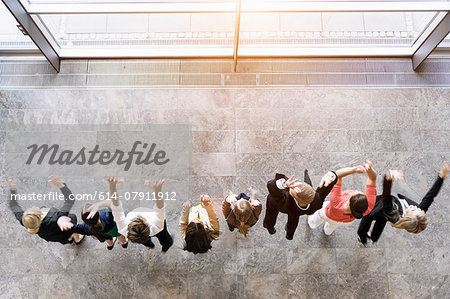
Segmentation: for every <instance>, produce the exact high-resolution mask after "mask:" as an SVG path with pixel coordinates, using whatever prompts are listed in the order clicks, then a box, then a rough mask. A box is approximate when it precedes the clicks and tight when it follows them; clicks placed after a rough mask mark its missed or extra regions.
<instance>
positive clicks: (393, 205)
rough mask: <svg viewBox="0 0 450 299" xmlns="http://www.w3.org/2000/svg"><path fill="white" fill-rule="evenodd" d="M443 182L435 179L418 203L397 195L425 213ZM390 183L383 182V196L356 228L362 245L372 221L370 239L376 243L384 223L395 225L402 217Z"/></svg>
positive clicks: (398, 202)
mask: <svg viewBox="0 0 450 299" xmlns="http://www.w3.org/2000/svg"><path fill="white" fill-rule="evenodd" d="M443 182H444V180H443V179H442V178H441V177H439V176H438V177H437V179H436V181H435V182H434V184H433V186H431V188H430V190H428V192H427V194H425V196H424V197H423V199H422V201H421V202H420V203H417V202H415V201H414V200H412V199H409V198H407V197H406V196H404V195H402V194H397V195H398V197H399V198H400V199H404V200H406V202H407V203H408V204H409V205H413V206H416V207H419V208H420V209H421V210H422V211H424V212H425V213H426V212H427V211H428V208H429V207H430V206H431V204H432V203H433V200H434V198H435V197H436V196H437V194H438V193H439V190H440V189H441V186H442V183H443ZM391 188H392V181H389V180H387V179H386V176H385V177H384V180H383V194H382V195H378V196H377V201H376V203H375V206H374V208H373V210H372V211H371V212H370V213H369V214H368V215H366V216H364V217H363V218H362V219H361V222H360V224H359V228H358V235H359V238H360V240H361V242H362V243H363V244H365V243H366V242H367V232H368V231H369V230H370V227H371V224H372V221H375V224H374V225H373V229H372V232H371V239H372V241H373V242H376V241H378V239H379V238H380V236H381V234H382V232H383V230H384V227H385V225H386V222H387V221H389V222H391V223H396V222H397V221H398V220H399V219H400V218H401V217H402V215H403V208H402V205H401V203H400V201H399V199H398V198H397V197H395V196H393V195H391Z"/></svg>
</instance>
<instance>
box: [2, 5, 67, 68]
mask: <svg viewBox="0 0 450 299" xmlns="http://www.w3.org/2000/svg"><path fill="white" fill-rule="evenodd" d="M2 1H3V3H4V4H5V6H6V7H7V8H8V10H9V11H10V12H11V14H12V15H13V16H14V18H15V19H16V20H17V22H18V23H19V24H20V25H21V26H22V27H23V29H25V31H26V32H27V33H28V35H29V36H30V38H31V40H32V41H33V42H34V44H35V45H36V46H37V47H38V48H39V50H40V51H41V53H42V54H43V55H44V56H45V58H47V60H48V62H49V63H50V64H51V66H52V67H53V68H54V69H55V71H56V72H58V73H59V71H60V68H61V58H60V56H59V55H58V50H59V49H56V48H54V45H52V44H51V43H50V42H49V39H48V36H47V35H46V34H45V33H44V32H43V31H42V28H40V27H39V26H38V25H37V24H36V22H35V20H34V19H33V18H32V17H31V15H30V14H29V13H28V12H27V11H26V9H25V7H24V6H23V4H22V3H21V2H20V1H18V0H2Z"/></svg>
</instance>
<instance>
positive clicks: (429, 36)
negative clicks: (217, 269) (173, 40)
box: [2, 0, 450, 72]
mask: <svg viewBox="0 0 450 299" xmlns="http://www.w3.org/2000/svg"><path fill="white" fill-rule="evenodd" d="M2 1H3V2H5V4H6V2H8V3H10V4H15V5H16V6H17V5H20V7H21V8H22V10H23V11H22V12H21V13H22V15H21V16H20V17H21V19H20V20H22V19H25V21H24V20H22V22H26V23H27V24H30V25H29V26H28V28H27V27H26V26H23V24H22V23H21V21H20V20H19V18H18V17H17V16H16V14H17V13H18V12H15V11H11V9H10V11H11V12H12V13H13V15H14V16H15V17H16V19H17V20H18V21H19V23H20V24H21V25H22V26H23V27H24V28H25V29H26V30H27V32H29V34H30V37H31V38H32V40H33V42H35V44H36V45H37V46H38V47H39V49H40V50H41V51H42V53H43V54H44V55H45V56H46V57H47V59H48V60H49V62H50V63H51V64H52V66H53V67H54V68H55V69H56V70H57V71H58V72H59V67H60V60H61V58H183V57H189V58H197V57H220V58H232V59H233V62H234V70H235V71H236V64H237V61H238V58H239V57H411V58H412V62H413V66H414V69H416V68H417V67H418V65H419V64H420V63H421V62H423V60H424V59H425V58H426V57H427V56H428V55H429V54H430V52H431V51H432V50H433V49H434V48H435V47H436V46H437V45H438V44H439V42H440V41H441V40H442V38H440V37H441V36H442V35H443V34H444V33H445V31H446V27H445V26H448V25H447V24H448V21H445V22H442V20H443V19H444V18H442V16H446V18H445V19H446V20H448V18H449V17H448V15H449V12H450V3H449V2H425V1H422V2H292V1H285V2H245V1H242V2H241V0H236V1H235V2H233V1H228V2H219V3H218V2H215V3H202V2H197V3H191V2H188V0H178V1H177V0H174V1H171V0H168V1H165V2H150V3H149V2H147V3H144V2H143V1H142V2H139V1H140V0H136V1H133V2H119V1H118V0H96V1H92V2H89V1H85V2H80V3H73V2H69V1H61V0H45V1H40V0H2ZM7 6H8V5H7ZM270 12H273V13H283V12H436V13H437V14H438V17H435V18H434V19H433V20H432V21H431V22H430V23H429V24H428V26H427V27H426V28H425V29H424V31H423V32H422V34H421V35H420V36H419V38H417V39H416V41H415V42H414V44H413V45H411V47H354V46H350V47H340V48H317V47H315V48H314V47H307V48H306V47H305V48H284V49H280V48H275V47H263V48H259V47H242V46H241V47H239V31H240V22H239V20H240V16H241V13H270ZM139 13H146V14H147V13H155V14H157V13H235V14H236V24H235V29H234V46H233V48H231V47H230V48H228V47H227V48H225V47H224V48H217V47H214V46H211V47H202V48H195V49H194V48H192V49H187V48H183V49H182V51H180V48H176V47H174V48H173V49H167V48H165V49H157V48H155V49H120V48H113V49H109V50H106V51H105V49H94V48H87V47H86V48H84V49H79V48H78V49H77V48H73V49H70V48H65V47H64V48H60V47H59V44H58V42H57V41H56V39H55V38H54V36H53V35H52V34H51V32H50V31H49V30H48V29H47V27H46V26H45V23H44V22H43V21H42V19H41V15H43V14H50V15H51V14H139ZM23 14H25V16H24V15H23ZM439 20H441V22H440V21H439ZM30 26H31V27H30ZM30 28H31V29H30ZM33 28H34V29H33ZM444 38H445V35H444ZM38 43H39V44H38ZM180 54H181V55H180Z"/></svg>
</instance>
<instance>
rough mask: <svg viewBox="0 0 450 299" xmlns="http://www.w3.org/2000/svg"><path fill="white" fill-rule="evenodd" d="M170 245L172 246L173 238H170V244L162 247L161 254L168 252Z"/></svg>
mask: <svg viewBox="0 0 450 299" xmlns="http://www.w3.org/2000/svg"><path fill="white" fill-rule="evenodd" d="M172 245H173V237H172V236H170V244H169V245H167V246H163V247H162V249H161V251H162V252H167V250H169V248H170V247H172Z"/></svg>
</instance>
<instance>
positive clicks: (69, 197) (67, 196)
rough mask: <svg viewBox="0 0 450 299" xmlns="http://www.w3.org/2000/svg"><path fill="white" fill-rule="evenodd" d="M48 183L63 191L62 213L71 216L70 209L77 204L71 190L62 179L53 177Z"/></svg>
mask: <svg viewBox="0 0 450 299" xmlns="http://www.w3.org/2000/svg"><path fill="white" fill-rule="evenodd" d="M48 181H49V182H50V183H52V184H53V185H55V186H56V188H58V189H59V190H61V192H62V194H63V195H64V204H63V205H62V207H61V209H60V211H61V212H63V213H64V214H69V212H70V209H72V207H73V204H74V203H75V200H74V198H73V194H72V191H70V189H69V188H67V185H66V184H65V183H63V181H62V180H61V178H59V177H57V176H55V175H51V176H50V177H49V178H48Z"/></svg>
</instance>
